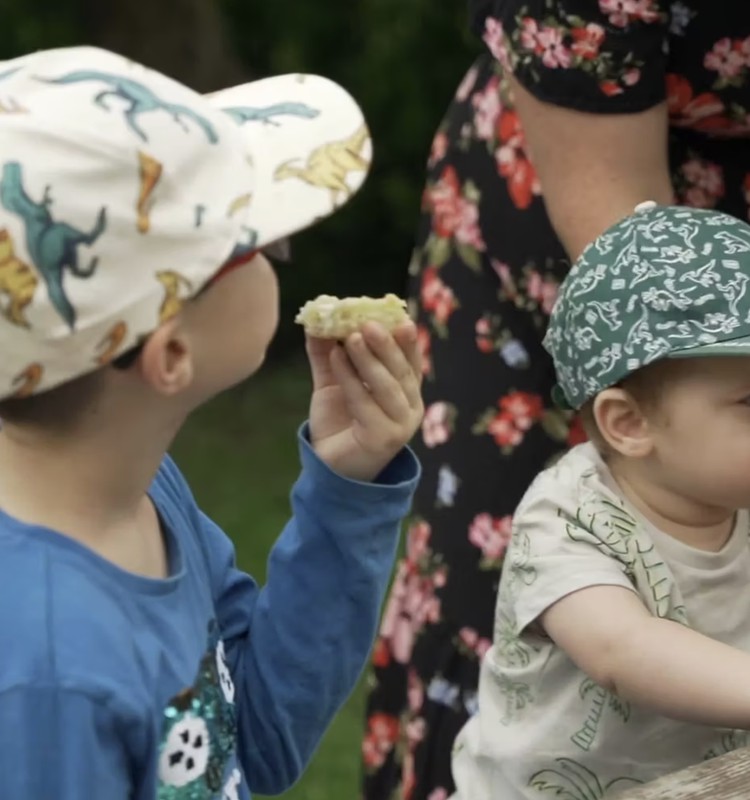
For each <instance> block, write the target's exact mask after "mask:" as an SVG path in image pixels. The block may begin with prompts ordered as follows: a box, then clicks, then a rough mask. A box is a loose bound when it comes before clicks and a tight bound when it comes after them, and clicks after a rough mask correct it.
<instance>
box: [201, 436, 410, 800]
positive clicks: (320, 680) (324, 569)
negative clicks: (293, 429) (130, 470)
mask: <svg viewBox="0 0 750 800" xmlns="http://www.w3.org/2000/svg"><path fill="white" fill-rule="evenodd" d="M300 451H301V459H302V473H301V475H300V478H299V479H298V481H297V483H296V484H295V486H294V488H293V490H292V495H291V504H292V513H293V516H292V518H291V520H290V521H289V523H288V524H287V525H286V527H285V528H284V531H283V532H282V534H281V536H280V537H279V539H278V540H277V542H276V544H275V546H274V548H273V550H272V552H271V555H270V560H269V565H268V581H267V584H266V586H265V587H264V588H263V589H262V590H260V591H259V590H258V588H257V586H256V584H255V582H254V581H253V580H252V579H251V578H250V577H249V576H248V575H246V574H244V573H243V572H241V571H239V570H238V569H237V567H236V566H235V555H234V548H233V546H232V544H231V542H230V541H229V540H228V539H227V537H226V536H225V535H224V534H223V533H222V532H221V531H220V530H219V528H218V527H217V526H216V525H215V524H214V523H213V522H211V521H210V520H209V519H208V518H207V517H206V516H205V515H202V514H201V517H200V518H201V527H202V536H203V542H204V546H205V547H206V551H207V558H208V561H209V569H210V573H211V579H212V583H213V591H214V602H215V604H216V608H217V614H218V618H219V625H220V628H221V631H222V636H223V638H224V642H225V646H226V649H227V660H228V663H229V666H230V669H231V671H232V675H233V679H234V682H235V685H236V687H237V692H238V697H237V701H236V702H237V709H238V721H239V730H240V734H239V735H240V741H239V756H240V760H241V762H242V765H243V768H244V771H245V777H246V779H247V781H248V784H249V787H250V789H251V791H252V792H255V793H259V794H277V793H279V792H282V791H284V790H285V789H287V788H288V787H289V786H291V785H292V784H293V783H294V782H295V781H296V779H297V778H298V777H299V776H300V774H301V773H302V771H303V770H304V768H305V767H306V765H307V764H308V762H309V760H310V758H311V757H312V754H313V752H314V751H315V748H316V747H317V745H318V743H319V741H320V739H321V737H322V736H323V733H324V732H325V730H326V728H327V727H328V725H329V723H330V721H331V719H332V718H333V716H334V715H335V713H336V712H337V711H338V709H339V708H340V707H341V705H342V704H343V702H344V701H345V700H346V698H347V697H348V695H349V693H350V692H351V690H352V689H353V688H354V685H355V684H356V682H357V679H358V678H359V675H360V673H361V671H362V669H363V667H364V665H365V662H366V660H367V657H368V655H369V652H370V649H371V647H372V642H373V640H374V638H375V633H376V628H377V624H378V618H379V614H380V607H381V604H382V601H383V597H384V594H385V590H386V587H387V584H388V580H389V578H390V574H391V570H392V567H393V562H394V559H395V552H396V546H397V542H398V537H399V532H400V528H401V521H402V520H403V518H404V517H405V516H406V514H407V513H408V511H409V507H410V504H411V499H412V495H413V492H414V489H415V488H416V484H417V481H418V479H419V465H418V462H417V460H416V457H415V456H414V455H413V453H412V452H411V450H409V449H404V450H403V451H402V452H401V453H400V454H399V455H398V456H397V457H396V458H395V459H394V461H393V462H392V463H391V464H390V465H389V467H388V468H387V469H386V470H385V471H384V473H383V474H382V475H381V476H380V477H379V479H378V481H377V482H376V483H373V484H364V483H358V482H354V481H349V480H346V479H344V478H342V477H340V476H338V475H337V474H335V473H334V472H332V471H331V470H330V469H329V468H328V467H327V466H326V465H325V464H323V463H322V462H321V461H320V460H319V459H318V458H317V456H316V455H315V453H314V452H313V450H312V448H311V446H310V445H309V444H308V442H307V440H306V436H305V433H304V431H303V432H302V434H301V436H300Z"/></svg>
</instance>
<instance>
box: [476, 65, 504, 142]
mask: <svg viewBox="0 0 750 800" xmlns="http://www.w3.org/2000/svg"><path fill="white" fill-rule="evenodd" d="M471 104H472V106H473V107H474V130H475V131H476V135H477V138H478V139H481V140H482V141H483V142H489V141H492V140H493V139H494V138H495V128H496V127H497V118H498V117H499V116H500V111H501V110H502V106H501V105H500V79H499V78H492V79H491V80H490V81H488V82H487V85H486V86H485V87H484V89H483V90H482V91H481V92H477V93H476V94H475V95H474V96H473V97H472V98H471Z"/></svg>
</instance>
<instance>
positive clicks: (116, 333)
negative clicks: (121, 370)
mask: <svg viewBox="0 0 750 800" xmlns="http://www.w3.org/2000/svg"><path fill="white" fill-rule="evenodd" d="M127 332H128V326H127V325H126V324H125V323H124V322H122V321H121V322H117V323H115V324H114V325H113V326H112V328H111V330H110V331H109V333H108V334H107V335H106V336H105V337H104V338H103V339H102V340H101V342H99V344H98V345H97V346H96V349H97V350H98V351H99V355H98V356H97V357H96V363H97V364H98V365H99V366H100V367H103V366H105V365H106V364H109V362H110V361H111V360H112V359H113V358H114V357H115V355H116V354H117V351H118V350H119V349H120V345H122V343H123V340H124V339H125V336H126V334H127Z"/></svg>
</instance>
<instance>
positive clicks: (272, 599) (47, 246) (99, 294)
mask: <svg viewBox="0 0 750 800" xmlns="http://www.w3.org/2000/svg"><path fill="white" fill-rule="evenodd" d="M0 80H1V81H2V82H0V96H2V99H3V100H4V108H5V110H6V113H4V114H2V115H0V256H1V259H0V298H1V300H2V305H0V311H2V316H0V418H2V419H3V428H2V430H0V554H1V557H0V643H1V644H2V652H3V654H4V656H3V659H2V665H0V797H2V798H8V799H9V800H10V798H19V800H20V798H28V799H29V800H31V799H32V798H33V800H48V798H49V799H51V798H55V800H89V799H91V800H93V799H94V798H106V800H126V799H127V800H153V799H154V798H159V800H208V799H209V798H222V800H237V798H248V797H249V796H250V791H257V792H262V793H269V794H270V793H274V794H275V793H277V792H281V791H283V790H284V789H286V788H287V787H288V786H290V785H291V784H292V783H293V782H294V781H295V780H296V779H297V777H298V776H299V775H300V774H301V772H302V771H303V769H304V768H305V765H306V764H307V762H308V761H309V759H310V757H311V755H312V753H313V751H314V750H315V747H316V745H317V743H318V742H319V741H320V738H321V736H322V734H323V732H324V731H325V729H326V727H327V725H328V723H329V722H330V720H331V718H332V717H333V715H334V714H335V713H336V710H337V709H338V708H339V707H340V705H341V704H342V702H343V701H344V699H345V698H346V696H347V695H348V693H349V691H350V690H351V688H352V687H353V685H354V683H355V681H356V680H357V677H358V675H359V673H360V670H361V667H362V665H363V663H364V661H365V659H366V657H367V654H368V650H369V648H370V646H371V642H372V639H373V636H374V631H375V625H376V621H377V617H378V611H379V606H380V603H381V599H382V596H383V592H384V589H385V586H386V583H387V581H388V578H389V573H390V570H391V567H392V561H393V558H394V551H395V548H396V542H397V537H398V532H399V525H400V521H401V519H402V517H403V516H404V515H405V513H406V512H407V509H408V507H409V503H410V498H411V495H412V492H413V489H414V487H415V483H416V481H417V478H418V465H417V463H416V461H415V459H414V457H413V456H412V454H411V453H410V451H409V450H408V449H406V448H405V443H406V442H407V441H408V440H409V439H410V437H411V436H412V434H413V433H414V432H415V430H416V428H417V426H418V424H419V421H420V418H421V413H422V404H421V399H420V384H419V375H420V364H419V356H418V349H417V345H416V331H415V329H414V327H413V325H411V324H410V323H409V324H405V325H403V326H402V327H401V328H400V329H398V330H396V331H395V332H394V334H393V335H391V334H389V333H388V332H387V331H386V330H385V329H384V328H382V327H380V326H378V325H374V324H369V325H366V326H365V327H364V328H363V330H362V331H361V332H357V333H355V334H352V335H351V336H350V337H349V338H348V339H347V341H346V342H345V344H344V345H343V346H341V345H338V344H336V343H335V342H329V341H325V340H321V339H308V354H309V358H310V363H311V368H312V377H313V394H312V402H311V407H310V421H309V424H307V425H305V426H304V427H303V428H302V430H301V432H300V437H299V444H300V453H301V460H302V473H301V476H300V478H299V480H298V482H297V484H296V485H295V488H294V490H293V493H292V509H293V514H294V515H293V517H292V519H291V521H290V522H289V524H288V525H287V527H286V528H285V529H284V531H283V533H282V534H281V536H280V538H279V540H278V541H277V543H276V545H275V547H274V548H273V551H272V553H271V557H270V564H269V580H268V585H267V586H266V587H265V588H263V589H259V588H258V587H257V585H256V584H255V582H254V581H253V580H252V578H250V577H249V576H248V575H245V574H243V573H242V572H240V571H239V570H238V569H237V567H236V566H235V564H234V551H233V548H232V545H231V543H230V542H229V540H228V539H227V538H226V536H225V535H224V534H223V533H222V532H221V531H220V530H219V528H218V527H217V526H216V525H215V524H214V523H212V522H211V520H209V519H208V518H207V517H206V516H205V515H203V514H202V513H201V511H200V509H199V508H198V506H197V505H196V503H195V501H194V500H193V498H192V495H191V494H190V490H189V488H188V486H187V484H186V483H185V481H184V479H183V477H182V476H181V474H180V472H179V470H178V468H177V467H176V466H175V464H174V463H173V462H172V461H170V460H169V458H168V457H166V456H165V451H166V449H167V448H168V447H169V445H170V443H171V441H172V439H173V438H174V436H175V434H176V433H177V432H178V431H179V429H180V427H181V426H182V423H183V422H184V421H185V419H186V418H187V416H188V415H189V414H190V413H191V412H192V411H193V410H194V409H195V408H197V407H198V406H200V405H201V404H202V403H204V402H205V401H206V400H208V399H209V398H211V397H213V396H214V395H216V394H217V393H218V392H220V391H222V390H224V389H226V388H228V387H230V386H232V385H234V384H237V383H238V382H240V381H243V380H245V379H246V378H248V377H249V376H250V375H251V374H253V373H254V372H255V371H256V370H257V369H258V368H259V367H260V365H261V363H262V361H263V358H264V354H265V352H266V348H267V346H268V344H269V342H270V340H271V338H272V336H273V333H274V330H275V328H276V323H277V284H276V278H275V276H274V272H273V270H272V268H271V267H270V265H269V263H268V261H267V260H266V259H265V258H264V257H263V256H262V255H260V254H259V253H258V251H259V249H260V248H263V247H264V246H266V245H269V244H273V243H274V242H277V241H278V240H279V239H281V238H282V237H285V236H287V235H288V234H290V233H292V232H294V231H297V230H300V229H301V228H303V227H305V226H307V225H309V224H312V223H313V222H314V221H316V220H317V219H319V218H320V217H323V216H325V215H327V214H329V213H331V212H332V211H333V210H334V208H335V207H336V206H337V205H339V204H340V203H341V201H342V200H345V199H346V198H347V197H348V196H349V195H351V194H352V192H353V191H354V190H355V189H357V188H358V187H359V185H360V184H361V183H362V181H363V180H364V176H365V172H366V169H367V166H368V157H369V156H368V153H367V147H368V146H369V145H368V135H367V129H366V127H365V123H364V121H363V119H362V117H361V114H360V111H359V109H358V108H357V106H356V105H355V104H354V102H353V101H352V100H351V98H350V97H349V96H348V95H347V94H346V93H345V92H344V91H343V90H342V89H341V88H339V87H338V86H336V85H334V84H332V83H330V82H328V81H326V80H323V79H322V78H317V77H313V76H302V75H298V76H287V77H281V78H274V79H269V80H264V81H259V82H257V83H253V84H249V85H247V86H241V87H236V88H234V89H229V90H227V91H223V92H219V93H217V94H215V95H212V96H211V97H210V99H208V98H203V97H201V96H199V95H197V94H195V93H194V92H192V91H190V90H189V89H187V88H186V87H184V86H181V85H180V84H178V83H176V82H174V81H172V80H170V79H168V78H166V77H164V76H162V75H159V74H158V73H155V72H153V71H150V70H148V69H146V68H144V67H142V66H140V65H138V64H134V63H132V62H130V61H127V60H125V59H123V58H121V57H119V56H116V55H114V54H112V53H108V52H106V51H102V50H97V49H91V48H75V49H65V50H57V51H51V52H40V53H36V54H34V55H30V56H26V57H23V58H20V59H18V60H16V61H12V62H8V63H6V64H4V65H2V67H0ZM258 424H259V425H262V424H263V421H262V420H259V421H258ZM217 467H218V468H221V467H220V465H217Z"/></svg>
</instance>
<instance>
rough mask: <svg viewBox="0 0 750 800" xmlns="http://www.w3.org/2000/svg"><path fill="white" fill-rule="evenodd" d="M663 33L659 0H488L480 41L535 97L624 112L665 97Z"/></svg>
mask: <svg viewBox="0 0 750 800" xmlns="http://www.w3.org/2000/svg"><path fill="white" fill-rule="evenodd" d="M668 32H669V12H668V6H667V4H666V1H665V0H521V1H520V2H519V0H492V3H491V9H490V11H489V15H488V16H487V17H486V19H485V22H484V33H483V38H484V41H485V43H486V44H487V46H488V47H489V49H490V52H491V53H492V55H493V56H494V57H495V58H496V59H497V60H498V61H500V63H501V64H502V65H503V67H504V68H505V69H506V70H508V71H512V72H513V73H514V75H515V77H516V79H517V80H518V81H519V82H520V83H521V85H523V86H524V87H525V88H526V89H527V90H528V91H529V92H530V93H531V94H533V95H534V96H535V97H537V98H538V99H539V100H542V101H544V102H547V103H552V104H554V105H558V106H565V107H567V108H572V109H577V110H579V111H587V112H592V113H598V114H627V113H634V112H637V111H644V110H646V109H648V108H650V107H652V106H654V105H657V104H658V103H660V102H661V101H663V100H664V99H665V96H666V86H665V76H666V63H667V53H668V45H669V42H668Z"/></svg>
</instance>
